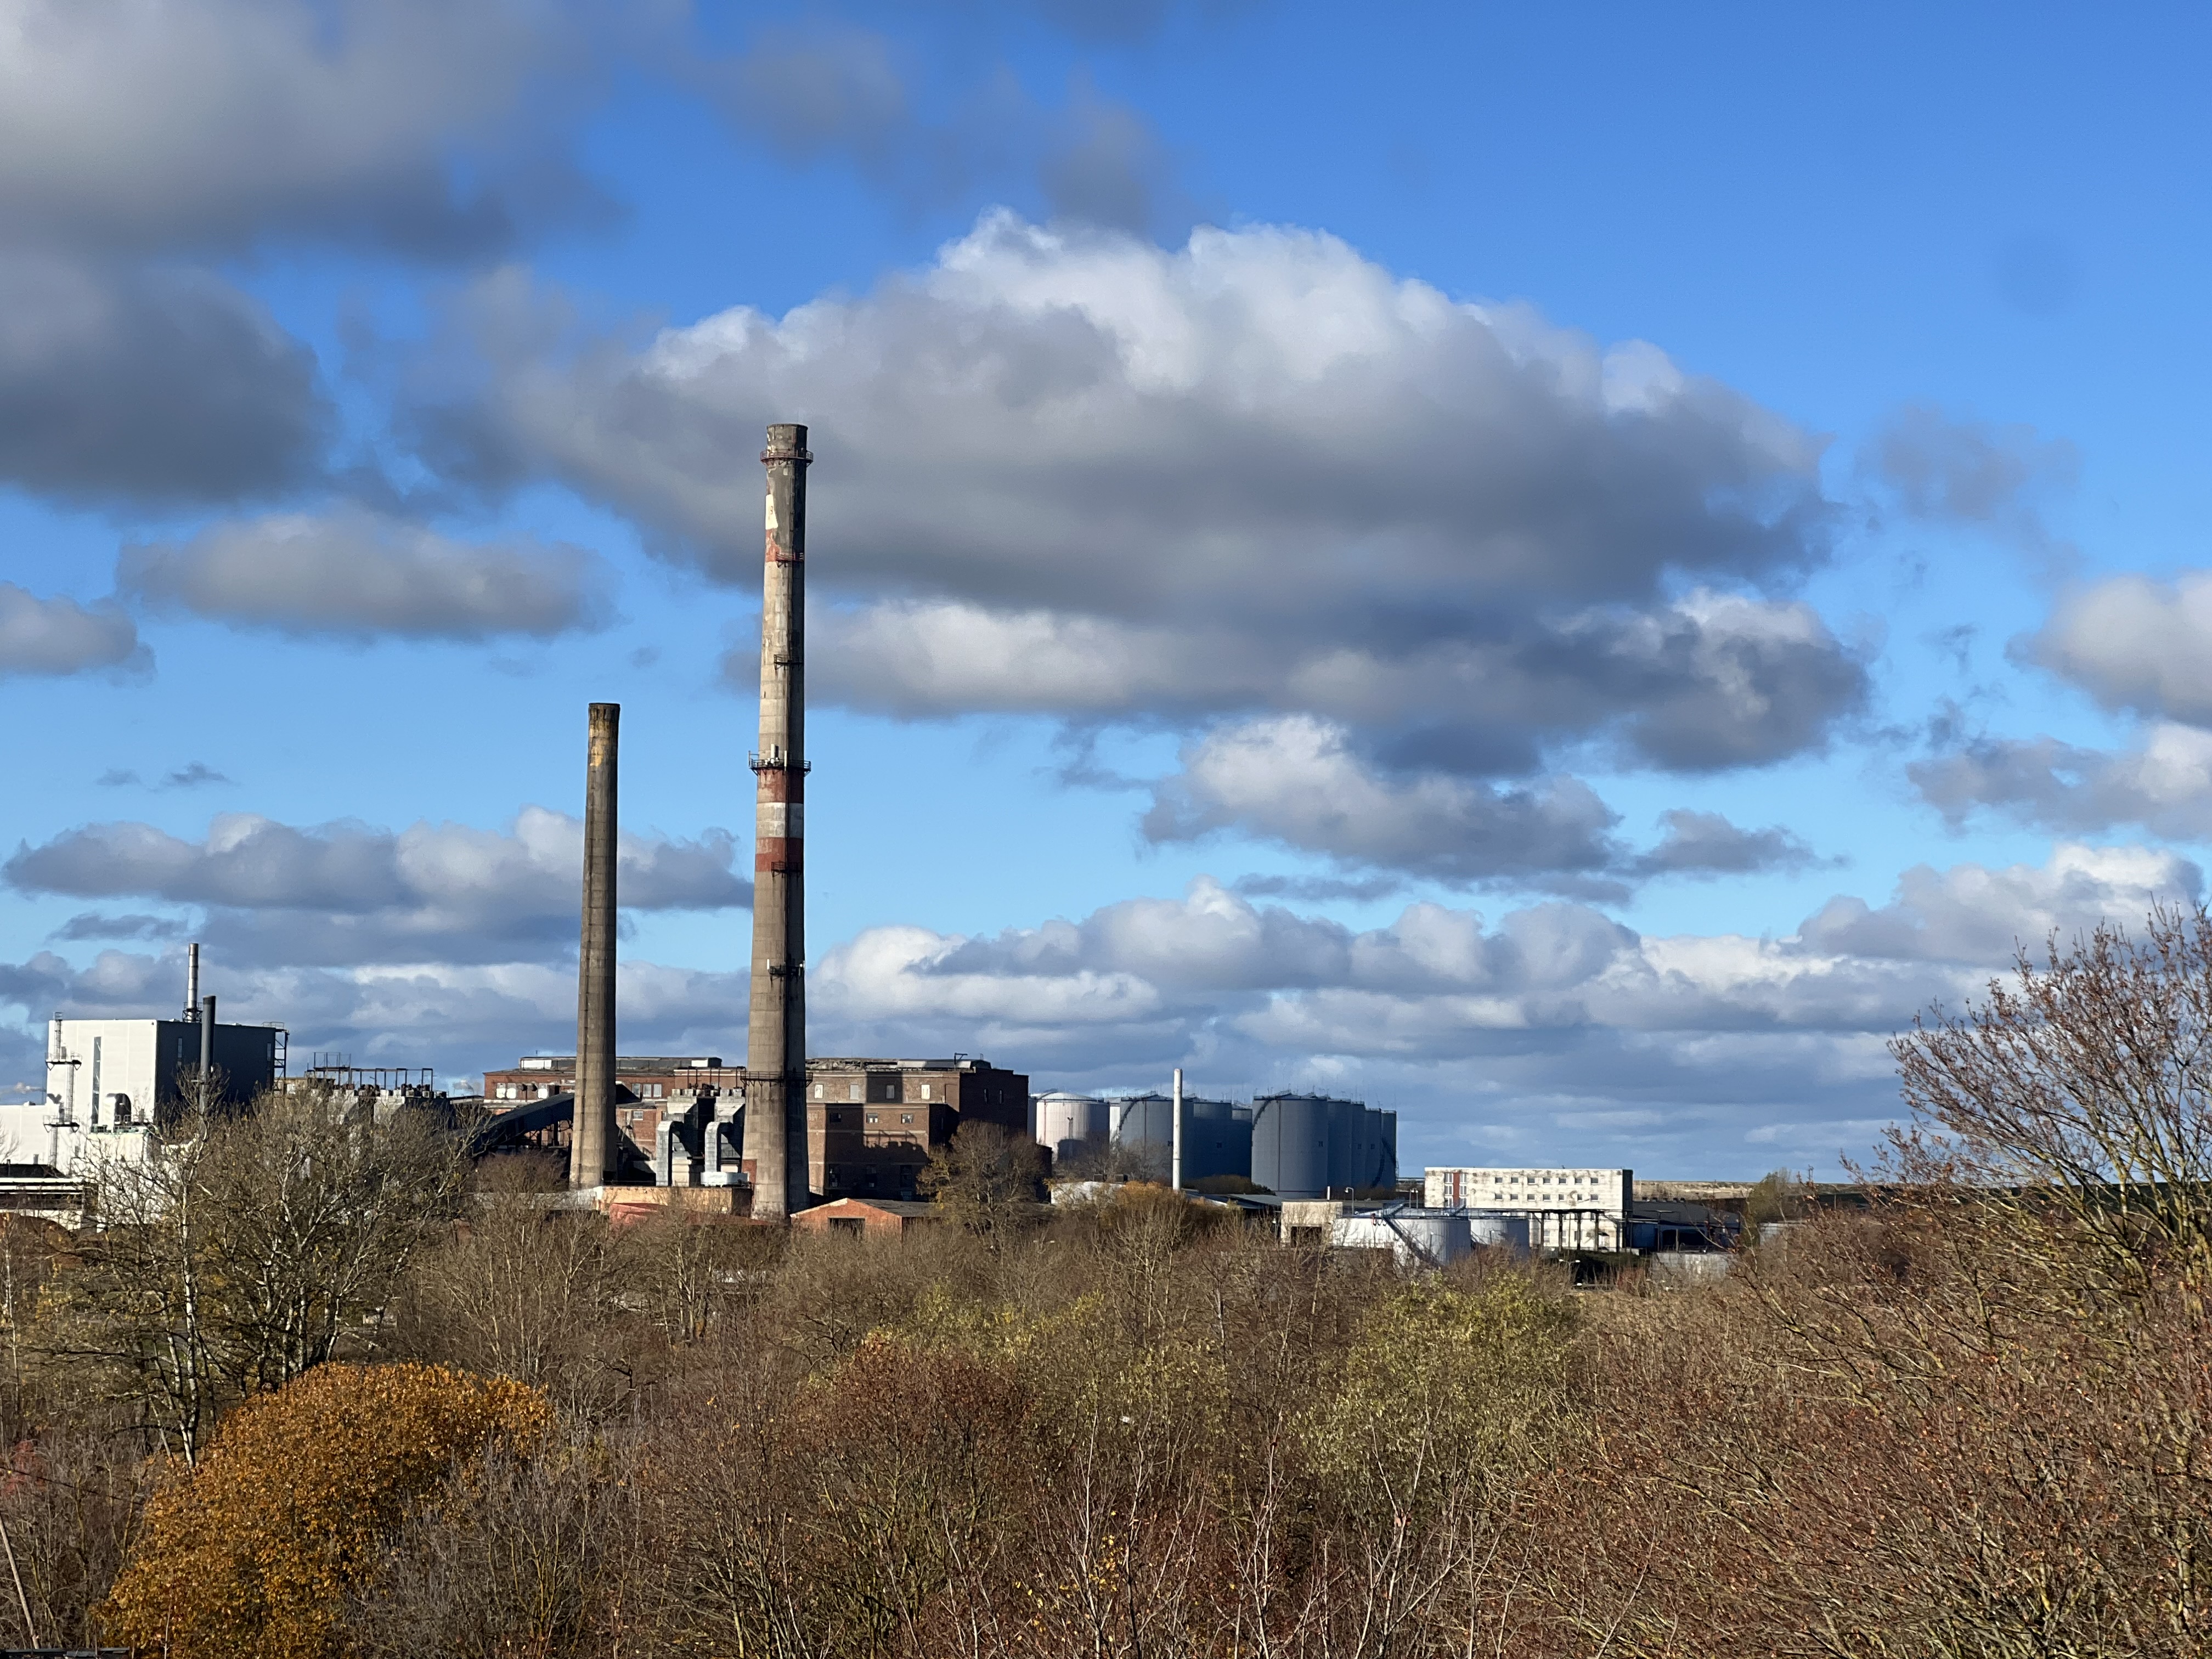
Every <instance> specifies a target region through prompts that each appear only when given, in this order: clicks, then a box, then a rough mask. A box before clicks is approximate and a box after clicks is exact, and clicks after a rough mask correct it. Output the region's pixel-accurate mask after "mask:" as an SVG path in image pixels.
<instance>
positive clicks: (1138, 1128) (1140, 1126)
mask: <svg viewBox="0 0 2212 1659" xmlns="http://www.w3.org/2000/svg"><path fill="white" fill-rule="evenodd" d="M1183 1104H1184V1107H1185V1109H1188V1107H1189V1104H1190V1103H1189V1102H1188V1101H1185V1102H1184V1103H1183ZM1106 1109H1107V1110H1108V1112H1109V1114H1110V1115H1111V1118H1112V1123H1111V1127H1110V1128H1109V1133H1111V1134H1112V1135H1113V1137H1114V1144H1115V1146H1140V1145H1150V1146H1161V1147H1164V1146H1167V1145H1168V1143H1169V1142H1170V1141H1171V1140H1172V1139H1174V1138H1175V1101H1174V1099H1173V1097H1170V1096H1167V1095H1131V1096H1130V1097H1128V1098H1127V1099H1126V1100H1109V1101H1108V1102H1107V1103H1106ZM1183 1127H1184V1129H1185V1131H1186V1132H1188V1129H1189V1127H1190V1126H1189V1124H1188V1122H1187V1121H1186V1122H1185V1124H1184V1125H1183Z"/></svg>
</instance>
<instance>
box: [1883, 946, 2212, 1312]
mask: <svg viewBox="0 0 2212 1659" xmlns="http://www.w3.org/2000/svg"><path fill="white" fill-rule="evenodd" d="M1891 1050H1892V1052H1893V1054H1895V1056H1896V1059H1897V1063H1898V1071H1899V1079H1900V1083H1901V1086H1902V1091H1903V1093H1904V1097H1905V1102H1906V1103H1907V1104H1909V1105H1910V1106H1911V1108H1912V1109H1913V1110H1914V1112H1915V1113H1916V1114H1917V1115H1918V1116H1919V1118H1920V1119H1921V1121H1922V1124H1923V1131H1922V1132H1920V1133H1911V1132H1905V1133H1899V1134H1897V1135H1895V1136H1894V1137H1893V1145H1892V1158H1891V1165H1892V1172H1893V1173H1896V1174H1899V1175H1902V1176H1905V1178H1906V1179H1907V1180H1908V1181H1911V1182H1916V1183H1925V1182H1928V1181H1929V1180H1931V1179H1939V1180H1944V1181H1952V1182H1958V1183H1960V1184H1964V1185H1969V1186H1972V1187H1973V1188H1977V1189H1978V1193H1979V1199H1978V1201H1981V1202H1985V1203H1990V1204H1999V1205H2007V1204H2008V1205H2012V1206H2026V1207H2027V1208H2030V1209H2033V1211H2035V1212H2037V1213H2038V1214H2039V1215H2042V1216H2047V1217H2056V1218H2061V1219H2063V1222H2064V1223H2065V1224H2066V1225H2067V1227H2068V1230H2069V1232H2070V1233H2071V1234H2073V1235H2074V1236H2075V1237H2078V1238H2079V1239H2081V1240H2082V1241H2084V1242H2086V1243H2088V1244H2090V1245H2091V1246H2092V1247H2093V1249H2094V1250H2095V1252H2096V1254H2097V1255H2099V1256H2100V1258H2101V1260H2102V1261H2103V1263H2104V1265H2105V1267H2106V1268H2107V1269H2108V1270H2109V1271H2111V1272H2112V1273H2114V1274H2115V1275H2116V1276H2117V1278H2118V1279H2119V1280H2121V1281H2123V1282H2124V1283H2126V1284H2128V1285H2130V1286H2132V1287H2134V1288H2136V1289H2142V1288H2143V1287H2145V1285H2147V1283H2148V1274H2149V1273H2150V1271H2151V1264H2152V1263H2153V1261H2166V1262H2168V1263H2172V1264H2175V1265H2184V1264H2185V1266H2186V1267H2187V1268H2188V1269H2189V1270H2190V1271H2191V1273H2195V1274H2202V1273H2203V1272H2204V1271H2205V1270H2206V1269H2207V1268H2208V1267H2212V1202H2209V1201H2208V1200H2212V913H2208V912H2207V911H2206V910H2205V909H2204V908H2203V907H2202V906H2197V907H2195V908H2189V909H2181V908H2172V907H2166V906H2161V907H2160V908H2156V909H2154V910H2153V911H2152V912H2151V914H2150V916H2149V919H2148V922H2147V923H2146V925H2145V927H2144V930H2143V936H2142V939H2140V940H2138V939H2134V938H2132V937H2130V934H2129V933H2127V931H2126V930H2125V929H2124V928H2122V927H2118V925H2116V924H2113V923H2110V922H2106V923H2101V924H2100V925H2099V927H2097V928H2096V930H2095V931H2094V932H2093V933H2091V934H2089V935H2088V937H2087V938H2086V939H2077V940H2076V941H2075V943H2074V945H2072V946H2071V947H2070V948H2069V949H2066V950H2063V951H2062V950H2061V949H2060V948H2059V945H2058V940H2057V936H2056V935H2053V936H2052V937H2051V939H2050V940H2049V941H2048V943H2047V945H2046V949H2045V960H2044V961H2043V962H2041V963H2038V962H2036V961H2035V960H2034V959H2033V957H2031V956H2030V955H2029V954H2028V952H2027V950H2026V949H2024V948H2023V949H2022V950H2021V951H2020V953H2019V956H2018V958H2017V961H2016V963H2015V975H2014V978H2013V979H2012V981H1991V982H1990V987H1989V994H1988V997H1987V1000H1984V1001H1982V1002H1979V1003H1975V1004H1971V1005H1969V1006H1968V1007H1967V1008H1966V1012H1964V1013H1963V1014H1960V1015H1951V1014H1948V1013H1946V1012H1944V1011H1943V1010H1942V1008H1941V1007H1938V1008H1936V1009H1935V1010H1933V1011H1931V1012H1930V1013H1929V1015H1928V1016H1927V1017H1925V1018H1921V1019H1917V1020H1915V1022H1914V1024H1913V1029H1912V1030H1911V1032H1910V1033H1909V1034H1907V1035H1905V1036H1900V1037H1899V1038H1898V1039H1897V1040H1896V1041H1895V1042H1893V1043H1892V1045H1891Z"/></svg>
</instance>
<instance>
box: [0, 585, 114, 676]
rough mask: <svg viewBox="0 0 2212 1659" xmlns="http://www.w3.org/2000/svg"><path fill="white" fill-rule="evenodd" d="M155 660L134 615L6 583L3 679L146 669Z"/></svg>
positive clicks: (1, 616) (0, 625)
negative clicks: (133, 622)
mask: <svg viewBox="0 0 2212 1659" xmlns="http://www.w3.org/2000/svg"><path fill="white" fill-rule="evenodd" d="M150 660H151V657H150V654H149V653H148V651H147V650H146V647H143V646H142V645H141V644H139V643H138V630H137V629H136V628H134V627H132V626H131V618H130V617H126V616H125V615H124V614H123V613H122V611H119V610H118V609H117V608H116V607H115V606H114V605H90V606H87V605H79V604H78V603H77V602H76V600H75V599H64V598H60V597H56V598H54V599H40V598H39V597H38V596H37V595H36V594H33V593H28V592H25V591H24V590H23V589H21V588H20V587H18V586H15V583H13V582H0V678H6V677H8V676H9V675H15V674H82V673H83V672H85V671H88V670H90V669H99V668H125V669H130V668H141V667H143V666H145V665H147V664H148V663H149V662H150Z"/></svg>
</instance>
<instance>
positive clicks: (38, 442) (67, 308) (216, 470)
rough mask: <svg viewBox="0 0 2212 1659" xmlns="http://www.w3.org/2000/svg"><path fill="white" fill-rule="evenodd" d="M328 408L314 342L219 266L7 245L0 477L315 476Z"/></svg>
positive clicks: (66, 482)
mask: <svg viewBox="0 0 2212 1659" xmlns="http://www.w3.org/2000/svg"><path fill="white" fill-rule="evenodd" d="M4 107H5V100H4V99H3V98H0V108H4ZM4 149H5V146H4V144H0V153H4ZM330 420H331V411H330V409H329V406H328V404H326V402H325V399H324V398H323V396H322V394H321V392H319V391H318V390H317V387H316V385H315V364H314V359H313V355H312V354H311V353H310V352H309V351H308V350H307V348H306V347H305V346H303V345H302V344H301V343H299V342H298V341H297V340H295V339H294V338H292V337H291V336H289V335H288V334H287V333H285V332H284V331H283V329H281V328H280V327H278V326H277V325H276V321H275V320H274V319H272V318H271V317H270V315H269V313H268V312H267V311H266V310H265V309H264V307H262V306H261V305H260V304H259V302H258V301H254V300H252V299H249V298H248V297H247V296H246V295H243V294H241V293H240V292H239V291H238V290H237V289H234V288H232V287H230V286H229V285H228V284H227V283H222V282H221V281H219V280H218V279H216V277H214V276H208V275H206V274H204V273H202V272H197V271H191V270H169V269H157V268H143V269H138V270H124V269H116V268H110V267H108V266H106V265H101V264H85V263H82V262H79V261H75V260H65V259H58V258H49V257H46V256H40V255H7V254H0V482H6V483H15V484H20V485H21V486H22V487H23V488H24V489H29V490H32V491H33V492H36V493H40V494H46V495H60V496H64V497H67V498H71V499H78V500H93V501H104V500H107V499H110V498H112V497H125V498H132V499H137V500H143V501H225V500H228V499H231V498H233V497H235V496H239V495H247V494H251V493H253V492H256V491H262V490H269V489H280V488H283V487H285V486H288V485H290V484H293V483H297V482H299V481H301V479H303V478H306V477H310V476H312V475H313V472H314V471H315V470H316V468H317V467H318V466H319V464H320V457H321V453H322V450H323V446H324V443H325V439H326V437H327V435H328V432H329V428H330Z"/></svg>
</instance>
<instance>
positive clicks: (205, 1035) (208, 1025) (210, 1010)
mask: <svg viewBox="0 0 2212 1659" xmlns="http://www.w3.org/2000/svg"><path fill="white" fill-rule="evenodd" d="M200 1109H201V1110H202V1111H204V1112H209V1111H213V1110H214V1109H215V996H214V994H213V993H212V992H210V994H208V995H206V996H204V997H202V998H201V999H200Z"/></svg>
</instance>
